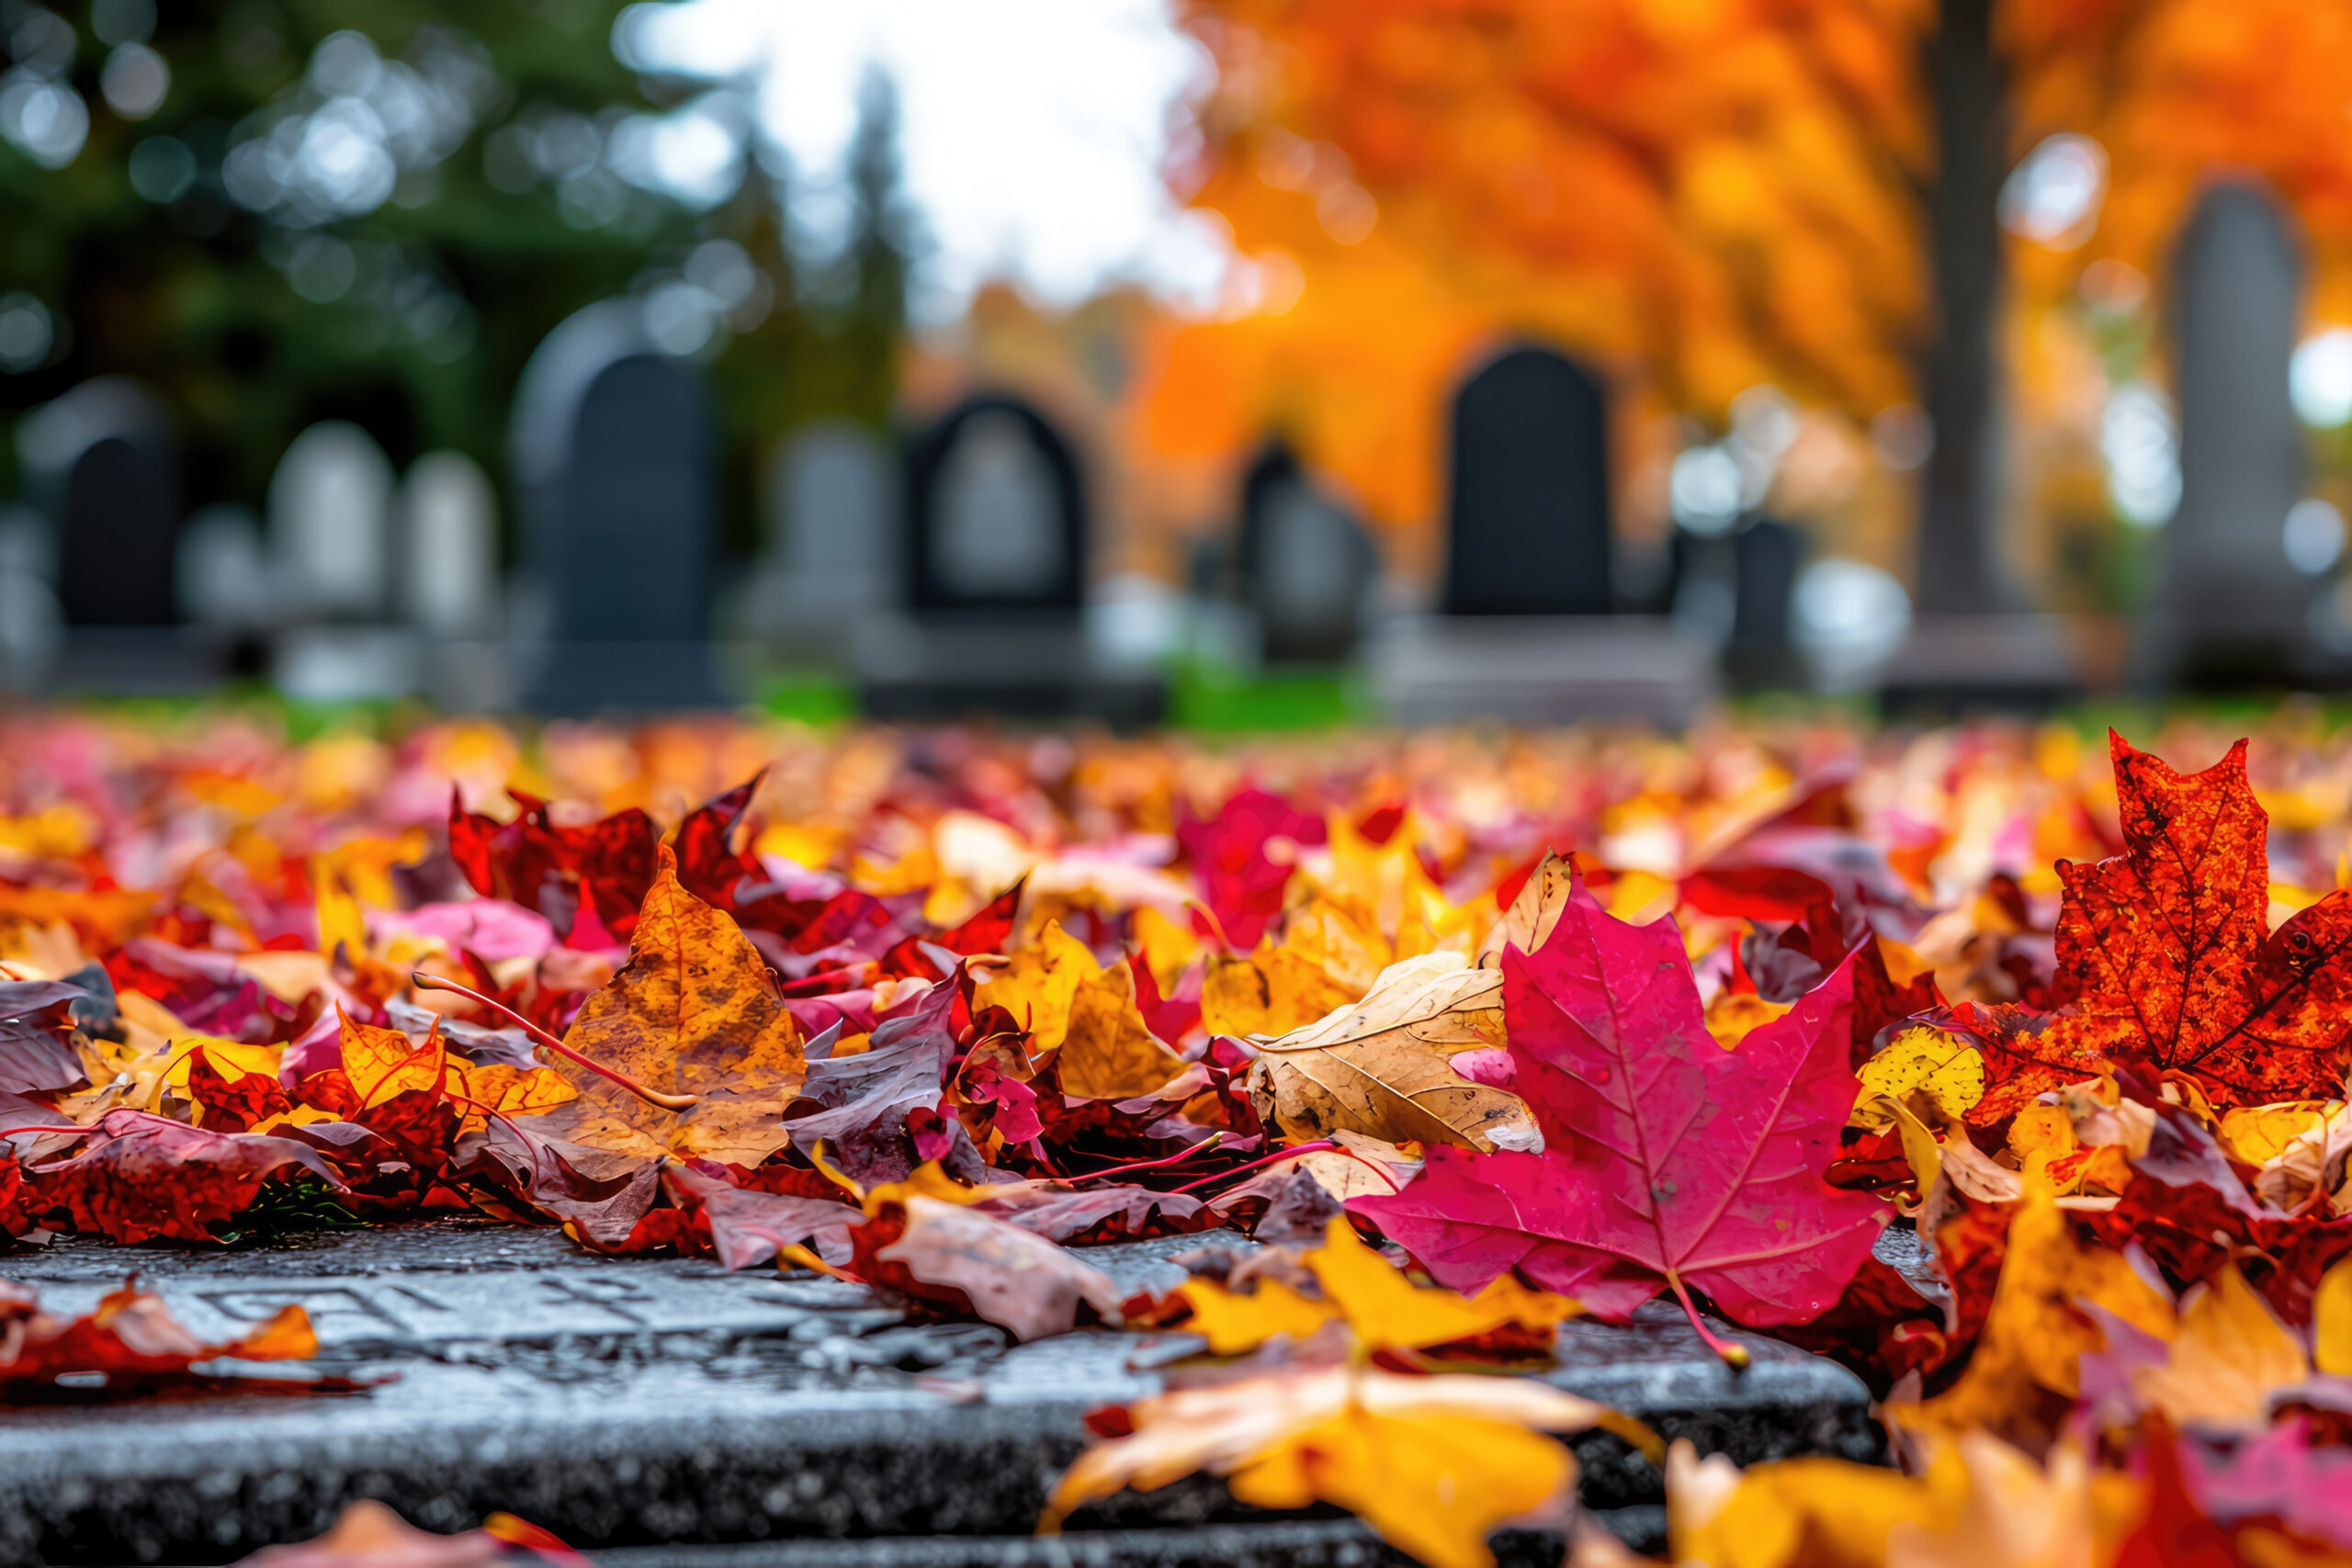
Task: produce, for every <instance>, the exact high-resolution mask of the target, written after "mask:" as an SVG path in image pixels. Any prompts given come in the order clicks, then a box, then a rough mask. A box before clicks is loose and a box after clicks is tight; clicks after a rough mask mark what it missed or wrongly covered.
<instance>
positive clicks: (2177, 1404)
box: [2131, 1264, 2312, 1426]
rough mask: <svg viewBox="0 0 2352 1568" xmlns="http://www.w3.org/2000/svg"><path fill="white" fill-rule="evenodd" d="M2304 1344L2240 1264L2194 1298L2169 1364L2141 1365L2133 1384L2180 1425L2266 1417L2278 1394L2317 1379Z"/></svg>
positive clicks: (2133, 1374)
mask: <svg viewBox="0 0 2352 1568" xmlns="http://www.w3.org/2000/svg"><path fill="white" fill-rule="evenodd" d="M2311 1371H2312V1369H2311V1362H2310V1361H2309V1360H2308V1359H2306V1358H2305V1357H2304V1355H2303V1347H2302V1342H2301V1340H2299V1339H2297V1338H2296V1337H2294V1335H2292V1334H2290V1333H2289V1332H2288V1331H2287V1329H2286V1328H2285V1327H2284V1326H2283V1325H2280V1323H2279V1322H2278V1318H2276V1317H2274V1316H2273V1315H2271V1312H2270V1307H2269V1305H2268V1303H2266V1302H2264V1301H2263V1299H2262V1298H2261V1297H2260V1296H2258V1295H2256V1293H2255V1292H2254V1288H2253V1287H2252V1286H2250V1285H2248V1284H2247V1283H2246V1282H2245V1276H2244V1275H2243V1274H2240V1273H2239V1272H2238V1270H2237V1266H2236V1265H2235V1264H2230V1265H2225V1266H2224V1267H2223V1268H2222V1271H2221V1272H2220V1273H2218V1274H2216V1275H2215V1276H2213V1278H2212V1280H2211V1282H2209V1283H2208V1284H2206V1285H2205V1286H2203V1287H2202V1288H2201V1289H2199V1290H2197V1291H2195V1292H2191V1293H2190V1295H2189V1296H2188V1300H2187V1302H2186V1303H2184V1304H2183V1306H2182V1308H2181V1311H2180V1329H2179V1333H2178V1334H2177V1336H2176V1337H2174V1339H2173V1342H2172V1353H2171V1357H2170V1359H2168V1360H2167V1361H2166V1362H2165V1364H2164V1365H2163V1366H2156V1367H2135V1368H2133V1369H2132V1371H2131V1386H2132V1388H2133V1390H2134V1391H2136V1392H2137V1393H2139V1395H2140V1397H2141V1398H2143V1399H2144V1400H2146V1401H2148V1402H2149V1403H2150V1404H2154V1405H2156V1406H2158V1407H2159V1408H2160V1409H2162V1410H2163V1411H2164V1412H2165V1415H2167V1416H2171V1417H2172V1419H2173V1423H2174V1424H2175V1425H2176V1426H2187V1425H2188V1424H2189V1423H2191V1422H2207V1423H2211V1424H2216V1425H2226V1424H2235V1425H2241V1426H2243V1425H2245V1424H2247V1423H2250V1422H2258V1421H2262V1420H2264V1419H2266V1418H2267V1416H2268V1414H2269V1409H2270V1393H2271V1391H2272V1390H2273V1389H2278V1388H2285V1387H2288V1386H2290V1385H2291V1384H2294V1383H2299V1382H2303V1381H2304V1380H2305V1379H2306V1378H2308V1377H2310V1376H2311Z"/></svg>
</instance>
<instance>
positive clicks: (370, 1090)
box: [205, 1002, 448, 1109]
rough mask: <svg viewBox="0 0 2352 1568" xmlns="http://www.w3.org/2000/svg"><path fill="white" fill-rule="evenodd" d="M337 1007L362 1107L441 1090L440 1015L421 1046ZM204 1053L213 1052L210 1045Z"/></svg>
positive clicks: (349, 1072) (346, 1066) (444, 1061)
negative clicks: (421, 1091)
mask: <svg viewBox="0 0 2352 1568" xmlns="http://www.w3.org/2000/svg"><path fill="white" fill-rule="evenodd" d="M335 1016H336V1017H337V1018H339V1019H341V1020H342V1021H343V1071H344V1076H345V1077H348V1078H349V1079H350V1080H351V1087H352V1089H353V1090H354V1091H355V1092H356V1094H357V1095H358V1096H359V1103H360V1105H361V1107H362V1108H363V1109H366V1108H372V1107H375V1106H379V1105H381V1104H383V1103H384V1101H386V1100H390V1099H391V1098H392V1097H393V1096H394V1095H400V1094H407V1093H410V1092H411V1091H413V1090H418V1089H422V1090H425V1091H427V1092H438V1091H439V1089H441V1087H442V1085H443V1083H444V1082H445V1080H446V1073H447V1066H448V1055H447V1052H446V1051H445V1050H444V1049H443V1047H442V1044H441V1021H440V1020H439V1019H438V1018H435V1020H434V1021H433V1032H432V1033H431V1034H430V1035H429V1036H427V1037H426V1039H425V1042H424V1044H422V1045H419V1044H418V1043H416V1042H415V1041H413V1040H411V1039H410V1038H409V1037H408V1036H407V1035H405V1034H403V1033H401V1032H400V1031H399V1030H397V1029H379V1028H378V1027H377V1026H376V1025H374V1024H372V1023H361V1022H359V1021H356V1019H354V1018H353V1017H352V1016H351V1015H350V1014H349V1013H347V1012H345V1011H344V1010H343V1004H342V1003H341V1002H337V1003H336V1004H335ZM205 1055H208V1056H209V1055H211V1051H210V1048H209V1047H208V1048H207V1049H206V1052H205Z"/></svg>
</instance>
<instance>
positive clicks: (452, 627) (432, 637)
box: [396, 451, 507, 709]
mask: <svg viewBox="0 0 2352 1568" xmlns="http://www.w3.org/2000/svg"><path fill="white" fill-rule="evenodd" d="M396 534H397V537H398V540H399V546H398V548H399V555H400V561H401V570H400V580H399V596H400V608H401V621H402V622H403V623H404V624H405V625H406V626H409V627H410V628H412V629H413V631H415V632H416V633H417V635H418V636H419V637H421V638H422V639H423V642H424V646H423V648H422V649H420V650H419V657H420V672H421V676H422V680H423V682H424V690H425V691H426V692H427V693H428V694H430V695H431V696H432V697H433V699H434V700H435V702H437V703H439V704H440V705H442V706H443V707H445V708H451V709H481V708H486V707H497V706H501V705H503V704H504V701H505V698H506V695H507V693H506V682H505V678H504V677H505V660H504V658H503V649H502V648H501V647H500V645H499V644H498V643H497V642H495V641H493V640H492V638H493V637H494V635H495V633H496V631H497V629H498V618H499V617H498V495H497V492H496V491H494V490H492V487H491V482H490V476H489V475H488V474H485V473H483V472H482V471H481V465H480V464H479V463H476V462H475V461H474V460H473V459H472V458H471V457H467V456H466V455H465V454H464V453H462V452H449V451H443V452H428V453H426V454H425V455H424V457H419V458H418V459H417V460H416V461H415V462H414V463H413V464H411V465H410V466H409V470H408V473H407V475H406V476H405V477H403V478H402V479H401V491H400V504H399V527H398V529H397V530H396Z"/></svg>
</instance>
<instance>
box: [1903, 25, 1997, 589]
mask: <svg viewBox="0 0 2352 1568" xmlns="http://www.w3.org/2000/svg"><path fill="white" fill-rule="evenodd" d="M1926 75H1927V79H1928V89H1929V91H1930V92H1931V93H1932V95H1933V96H1934V99H1935V115H1936V145H1937V174H1936V183H1935V185H1934V186H1933V188H1932V190H1931V191H1930V193H1929V195H1928V247H1929V255H1930V259H1931V263H1932V265H1933V267H1934V275H1935V289H1936V297H1935V308H1936V321H1935V332H1936V336H1935V340H1934V343H1933V344H1932V345H1931V346H1930V347H1929V348H1928V352H1927V355H1926V370H1927V397H1928V404H1927V406H1928V418H1929V420H1930V421H1932V422H1933V427H1934V430H1935V448H1934V450H1933V451H1932V452H1931V453H1930V455H1929V456H1928V462H1927V467H1926V469H1925V472H1924V475H1923V484H1922V491H1921V494H1920V498H1919V501H1920V505H1919V553H1918V570H1917V581H1916V597H1917V601H1918V605H1919V608H1920V610H1921V611H1922V612H1924V613H1926V614H1928V615H1970V614H1979V613H1983V612H1985V611H1989V610H1993V609H1996V608H1997V607H1998V606H1997V597H1998V595H1997V590H1996V581H1995V573H1994V567H1993V552H1992V532H1993V529H1992V518H1993V484H1994V476H1993V464H1992V461H1991V456H1992V455H1991V452H1990V450H1989V445H1990V431H1991V423H1992V405H1993V333H1994V325H1995V321H1994V312H1995V310H1996V303H1997V299H1998V296H1999V284H2000V272H2001V236H2000V224H1999V219H1998V206H1999V201H2000V194H2001V181H2002V177H2003V175H2005V174H2006V172H2007V146H2006V144H2005V143H2006V137H2005V131H2006V124H2005V121H2006V118H2007V117H2006V116H2005V115H2004V113H2003V112H2002V103H2001V79H2000V65H1999V62H1998V61H1997V60H1996V58H1995V55H1994V52H1993V0H1943V6H1942V15H1941V18H1940V21H1939V26H1938V28H1937V31H1936V33H1935V35H1934V37H1933V38H1931V39H1929V40H1928V55H1927V61H1926Z"/></svg>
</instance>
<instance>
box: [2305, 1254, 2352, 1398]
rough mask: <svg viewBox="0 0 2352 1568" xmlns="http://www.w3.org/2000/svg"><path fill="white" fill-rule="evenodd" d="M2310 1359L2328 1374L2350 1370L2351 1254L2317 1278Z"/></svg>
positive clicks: (2313, 1303)
mask: <svg viewBox="0 0 2352 1568" xmlns="http://www.w3.org/2000/svg"><path fill="white" fill-rule="evenodd" d="M2312 1360H2313V1361H2314V1362H2316V1363H2317V1364H2318V1366H2319V1370H2320V1371H2324V1372H2325V1373H2327V1374H2328V1375H2329V1376H2330V1377H2344V1376H2346V1375H2347V1374H2352V1258H2345V1259H2343V1260H2341V1261H2339V1262H2338V1263H2336V1264H2335V1266H2334V1267H2333V1268H2331V1269H2328V1271H2327V1272H2326V1273H2324V1274H2323V1275H2321V1276H2320V1278H2319V1289H2318V1290H2317V1291H2316V1292H2313V1293H2312Z"/></svg>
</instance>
